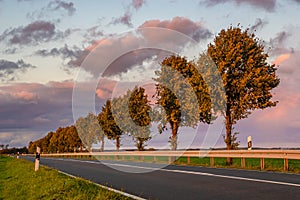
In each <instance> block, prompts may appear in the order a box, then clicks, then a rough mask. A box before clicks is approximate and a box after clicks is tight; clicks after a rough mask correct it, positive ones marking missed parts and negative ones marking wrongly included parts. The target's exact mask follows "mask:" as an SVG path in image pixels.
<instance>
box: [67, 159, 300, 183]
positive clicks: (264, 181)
mask: <svg viewBox="0 0 300 200" xmlns="http://www.w3.org/2000/svg"><path fill="white" fill-rule="evenodd" d="M68 160H70V161H76V162H86V163H93V164H105V165H111V166H118V167H127V168H128V167H129V168H138V169H147V170H153V171H155V170H159V171H166V172H173V173H184V174H195V175H201V176H213V177H219V178H227V179H235V180H244V181H253V182H260V183H270V184H277V185H287V186H294V187H300V184H297V183H287V182H280V181H269V180H264V179H255V178H244V177H238V176H227V175H219V174H211V173H204V172H195V171H184V170H173V169H161V168H157V167H143V166H136V165H126V164H119V163H107V162H95V161H85V160H76V159H68ZM65 161H67V160H65Z"/></svg>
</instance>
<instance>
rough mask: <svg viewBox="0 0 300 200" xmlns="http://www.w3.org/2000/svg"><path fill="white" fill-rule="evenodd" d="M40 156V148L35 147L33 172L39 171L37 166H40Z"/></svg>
mask: <svg viewBox="0 0 300 200" xmlns="http://www.w3.org/2000/svg"><path fill="white" fill-rule="evenodd" d="M40 154H41V148H40V147H36V153H35V165H34V171H38V170H39V166H40Z"/></svg>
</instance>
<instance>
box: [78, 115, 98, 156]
mask: <svg viewBox="0 0 300 200" xmlns="http://www.w3.org/2000/svg"><path fill="white" fill-rule="evenodd" d="M75 126H76V129H77V131H78V134H79V135H80V138H81V139H82V141H83V143H84V144H85V145H86V146H87V147H88V149H89V150H91V148H92V145H93V144H94V143H97V140H98V139H99V138H101V139H100V140H101V141H102V148H104V147H103V145H104V134H103V131H102V130H101V128H100V125H99V122H98V119H97V116H95V115H94V114H93V113H89V114H88V115H87V116H86V117H80V118H78V119H77V120H76V123H75ZM102 151H103V149H102Z"/></svg>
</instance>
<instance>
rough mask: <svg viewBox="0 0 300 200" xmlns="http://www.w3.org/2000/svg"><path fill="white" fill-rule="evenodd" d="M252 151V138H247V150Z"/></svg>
mask: <svg viewBox="0 0 300 200" xmlns="http://www.w3.org/2000/svg"><path fill="white" fill-rule="evenodd" d="M251 149H252V137H251V136H248V150H251Z"/></svg>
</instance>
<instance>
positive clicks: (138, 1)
mask: <svg viewBox="0 0 300 200" xmlns="http://www.w3.org/2000/svg"><path fill="white" fill-rule="evenodd" d="M145 2H146V1H145V0H132V2H131V4H129V5H128V6H127V8H126V9H125V12H124V14H123V15H121V16H120V17H117V18H113V19H112V20H111V22H110V23H109V25H117V24H123V25H126V26H128V27H130V28H132V27H133V24H132V22H131V20H132V8H134V9H135V10H136V11H138V10H139V9H140V8H141V7H142V6H143V5H144V4H145Z"/></svg>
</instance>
